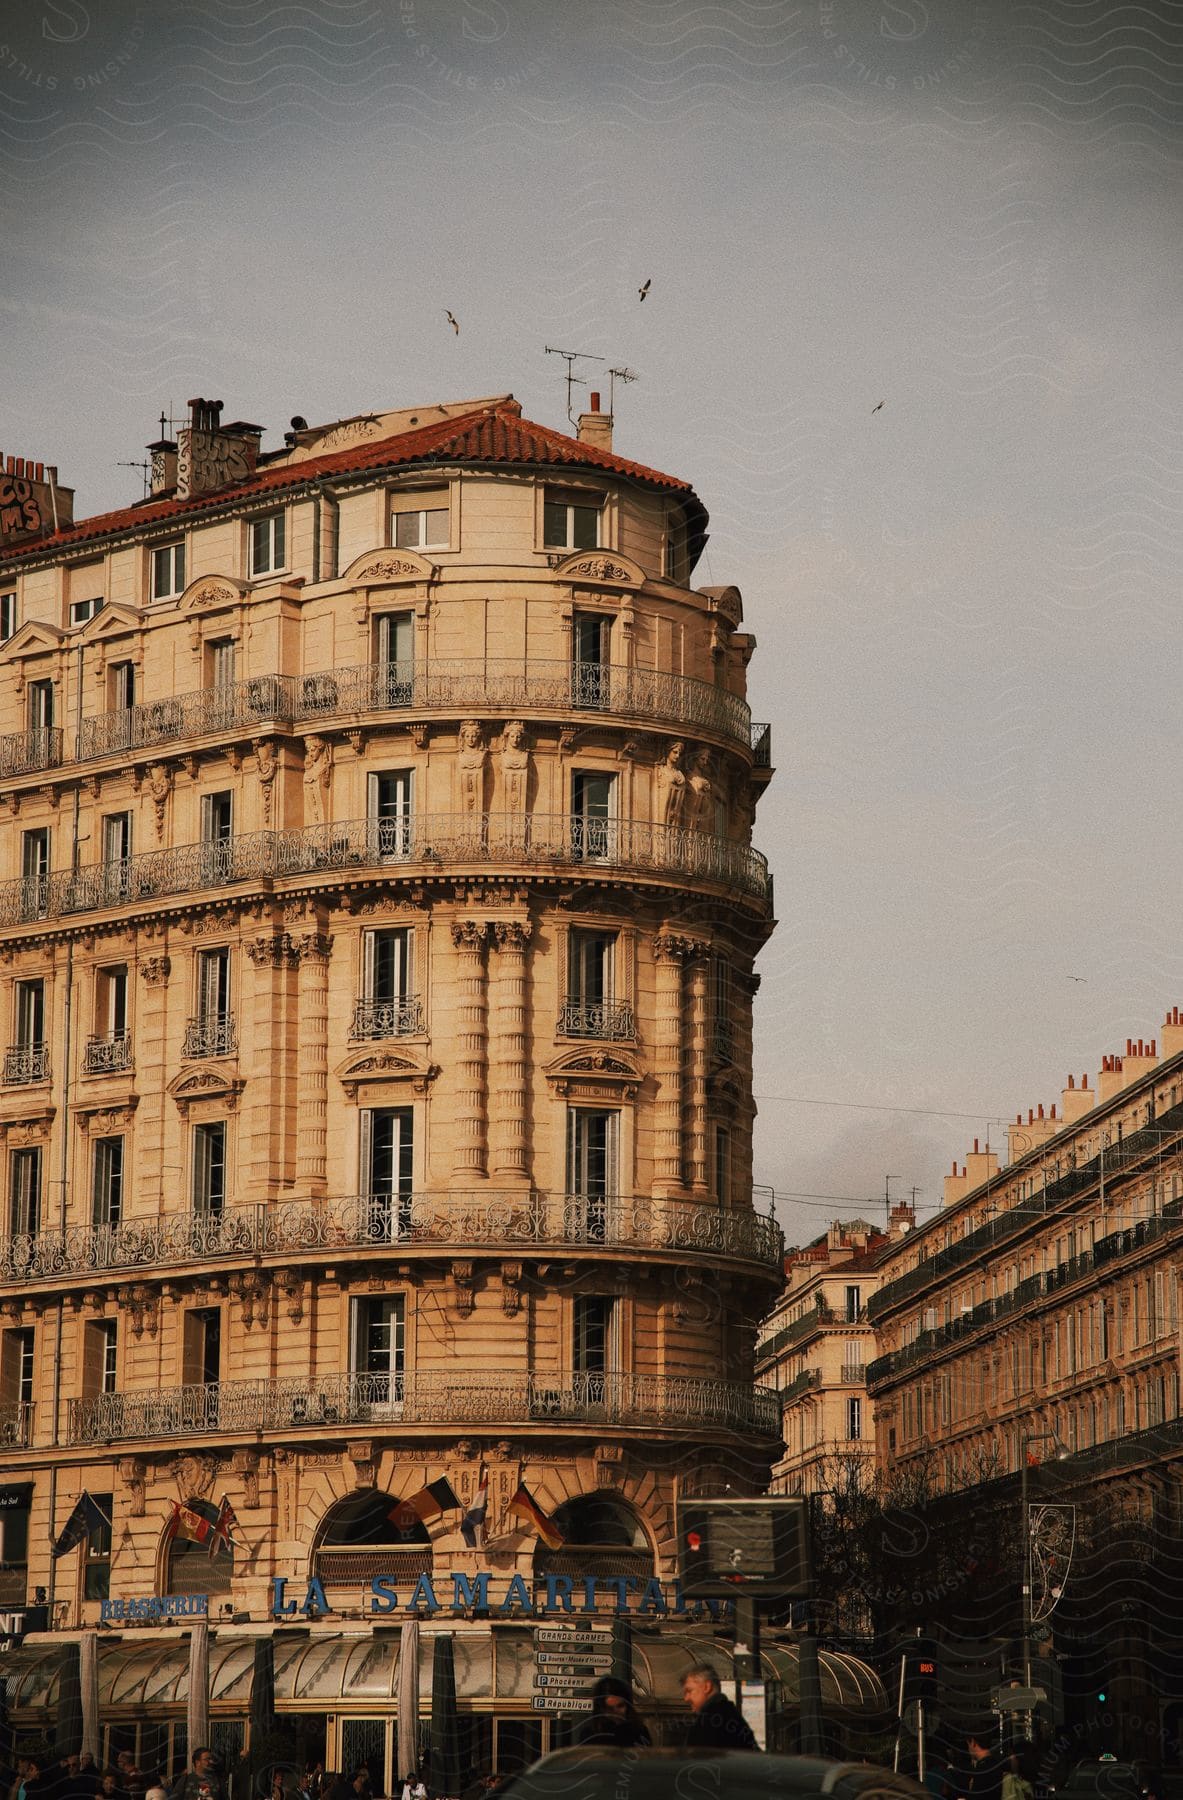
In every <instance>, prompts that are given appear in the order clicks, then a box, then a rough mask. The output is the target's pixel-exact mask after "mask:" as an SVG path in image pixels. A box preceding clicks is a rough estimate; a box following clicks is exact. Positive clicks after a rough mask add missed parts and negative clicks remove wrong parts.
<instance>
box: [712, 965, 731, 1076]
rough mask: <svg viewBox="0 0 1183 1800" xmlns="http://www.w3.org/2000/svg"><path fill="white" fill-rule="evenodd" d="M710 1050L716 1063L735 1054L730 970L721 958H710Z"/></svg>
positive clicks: (726, 1061) (724, 1061) (727, 1060)
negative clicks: (732, 1030)
mask: <svg viewBox="0 0 1183 1800" xmlns="http://www.w3.org/2000/svg"><path fill="white" fill-rule="evenodd" d="M711 1049H712V1052H713V1054H714V1058H715V1061H716V1062H719V1063H729V1062H730V1061H731V1060H732V1058H733V1056H734V1054H735V1045H734V1040H733V1038H732V1032H731V970H730V968H729V966H728V964H727V963H726V962H725V961H724V960H723V958H722V957H721V956H714V957H712V958H711Z"/></svg>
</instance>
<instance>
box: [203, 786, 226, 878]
mask: <svg viewBox="0 0 1183 1800" xmlns="http://www.w3.org/2000/svg"><path fill="white" fill-rule="evenodd" d="M201 845H202V850H201V874H202V880H203V881H204V882H207V883H212V882H218V881H230V880H233V878H234V795H233V793H232V792H231V791H230V789H229V788H225V789H223V790H222V791H221V792H220V793H217V794H203V795H202V796H201Z"/></svg>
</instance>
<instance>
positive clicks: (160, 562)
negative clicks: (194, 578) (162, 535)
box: [152, 538, 185, 600]
mask: <svg viewBox="0 0 1183 1800" xmlns="http://www.w3.org/2000/svg"><path fill="white" fill-rule="evenodd" d="M184 587H185V540H184V538H177V539H176V540H175V541H174V542H173V543H171V544H161V546H160V548H159V549H158V550H153V552H152V598H153V600H170V599H171V598H172V597H173V595H174V594H180V593H182V592H183V591H184Z"/></svg>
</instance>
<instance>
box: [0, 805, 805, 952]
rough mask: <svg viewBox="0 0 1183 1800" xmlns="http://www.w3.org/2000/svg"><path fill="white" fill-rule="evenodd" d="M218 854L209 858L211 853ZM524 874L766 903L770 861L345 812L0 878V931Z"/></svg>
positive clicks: (491, 824)
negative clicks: (353, 880)
mask: <svg viewBox="0 0 1183 1800" xmlns="http://www.w3.org/2000/svg"><path fill="white" fill-rule="evenodd" d="M215 850H216V855H214V854H213V852H214V851H215ZM490 867H501V868H513V869H518V870H521V871H523V872H524V873H526V874H529V873H532V872H536V873H542V874H545V873H547V872H548V871H550V870H554V869H572V870H575V871H583V872H584V873H587V874H589V875H593V876H599V875H601V874H609V875H612V874H622V875H641V876H656V877H658V878H665V879H668V880H672V881H677V882H682V881H692V882H697V881H702V882H707V883H710V884H711V885H712V886H716V887H722V888H726V889H729V890H731V891H732V892H739V893H741V894H747V895H749V896H752V897H754V898H758V899H760V900H763V899H764V898H765V897H766V896H767V895H768V894H769V891H770V885H769V876H768V864H767V861H766V860H765V858H764V857H763V856H761V855H760V852H759V851H758V850H752V849H751V848H749V846H748V845H746V844H737V843H733V842H732V841H731V840H730V839H729V838H721V837H714V836H713V835H712V834H710V833H709V832H705V831H684V830H681V829H680V828H675V827H673V826H669V825H651V824H649V823H648V822H647V821H644V820H629V819H593V818H585V817H582V816H581V815H578V814H568V813H428V814H424V815H422V816H420V817H416V818H406V819H343V820H339V821H335V822H334V823H333V824H331V825H310V826H305V827H304V828H303V829H302V830H297V831H255V832H251V833H250V834H249V835H247V836H244V837H236V838H230V839H227V840H226V841H225V842H222V843H219V844H217V845H210V844H208V843H206V844H178V845H175V846H174V847H173V848H172V849H169V850H153V851H149V852H148V854H147V855H145V856H132V857H129V858H128V859H127V860H126V862H123V863H121V864H120V865H119V868H120V879H119V882H118V884H117V886H116V887H114V888H113V886H112V882H111V879H110V865H109V864H106V863H99V864H95V865H94V866H92V867H91V868H89V869H79V870H78V871H76V872H74V873H71V872H69V871H67V870H61V871H59V872H58V873H56V874H52V875H46V876H38V877H37V878H36V879H35V880H34V881H32V882H30V881H29V880H17V881H8V882H4V883H3V884H0V928H3V927H4V926H12V925H22V924H32V923H36V922H39V921H42V920H53V919H64V918H69V917H71V916H73V915H75V914H78V913H89V912H100V911H104V910H107V909H110V908H113V907H124V906H137V905H139V904H141V903H142V902H144V901H146V900H158V899H164V898H167V897H169V896H170V895H174V894H198V893H203V892H208V891H210V890H211V889H213V888H218V889H221V888H224V887H228V886H231V885H233V884H235V883H238V882H250V883H252V884H253V885H255V886H260V885H264V884H270V883H273V882H282V881H286V880H290V879H292V878H293V877H297V876H307V875H320V874H324V875H327V874H330V873H332V872H333V871H334V870H341V871H349V872H351V873H361V872H362V871H364V870H370V871H372V872H373V873H375V874H379V873H381V874H384V875H385V876H387V877H390V876H392V875H395V874H398V873H401V872H403V871H405V872H407V873H408V874H416V875H419V876H422V875H425V874H430V873H433V872H437V871H439V870H444V869H453V868H467V869H475V870H478V871H480V872H481V873H482V874H483V873H487V872H488V870H489V869H490Z"/></svg>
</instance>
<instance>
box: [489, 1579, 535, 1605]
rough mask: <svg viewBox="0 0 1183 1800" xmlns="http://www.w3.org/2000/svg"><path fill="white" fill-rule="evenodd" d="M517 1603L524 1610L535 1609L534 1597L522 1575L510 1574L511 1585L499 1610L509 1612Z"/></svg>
mask: <svg viewBox="0 0 1183 1800" xmlns="http://www.w3.org/2000/svg"><path fill="white" fill-rule="evenodd" d="M515 1603H516V1604H517V1605H518V1606H520V1607H521V1608H522V1610H523V1612H533V1611H534V1600H533V1597H532V1595H531V1593H530V1590H529V1588H528V1587H527V1586H526V1584H525V1582H524V1581H523V1580H522V1577H521V1576H520V1575H511V1576H510V1578H509V1587H508V1588H507V1589H506V1592H505V1599H504V1600H503V1601H502V1602H501V1605H500V1606H499V1607H498V1608H497V1610H498V1612H502V1613H507V1612H509V1611H511V1610H512V1608H513V1606H514V1604H515Z"/></svg>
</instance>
